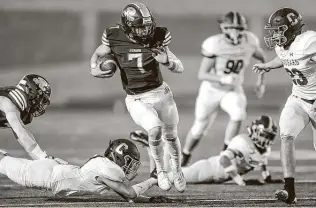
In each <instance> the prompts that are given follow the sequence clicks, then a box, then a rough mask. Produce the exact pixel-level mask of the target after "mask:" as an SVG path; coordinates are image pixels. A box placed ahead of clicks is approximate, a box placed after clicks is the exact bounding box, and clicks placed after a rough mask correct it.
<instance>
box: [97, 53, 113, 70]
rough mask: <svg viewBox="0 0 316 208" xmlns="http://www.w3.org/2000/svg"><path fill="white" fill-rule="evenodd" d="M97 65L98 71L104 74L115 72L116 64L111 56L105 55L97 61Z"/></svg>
mask: <svg viewBox="0 0 316 208" xmlns="http://www.w3.org/2000/svg"><path fill="white" fill-rule="evenodd" d="M98 65H99V66H100V70H101V71H104V72H105V73H107V72H108V73H109V74H114V73H115V72H116V70H117V62H116V60H115V57H114V56H113V55H110V54H107V55H105V56H104V57H102V58H99V59H98Z"/></svg>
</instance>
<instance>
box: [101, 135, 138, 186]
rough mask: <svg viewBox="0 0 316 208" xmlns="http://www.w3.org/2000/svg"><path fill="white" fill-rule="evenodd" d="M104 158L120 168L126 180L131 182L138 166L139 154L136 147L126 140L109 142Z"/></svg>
mask: <svg viewBox="0 0 316 208" xmlns="http://www.w3.org/2000/svg"><path fill="white" fill-rule="evenodd" d="M104 156H105V157H107V158H109V159H110V160H112V161H113V162H114V163H116V164H117V165H118V166H120V167H121V168H122V169H123V171H124V173H125V176H126V178H127V179H128V180H133V179H134V178H135V177H136V175H137V170H138V168H139V166H140V153H139V150H138V148H137V146H136V145H135V144H134V143H133V142H131V141H129V140H127V139H116V140H114V141H110V144H109V147H108V148H107V150H106V151H105V153H104Z"/></svg>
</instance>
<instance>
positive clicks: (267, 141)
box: [247, 124, 276, 150]
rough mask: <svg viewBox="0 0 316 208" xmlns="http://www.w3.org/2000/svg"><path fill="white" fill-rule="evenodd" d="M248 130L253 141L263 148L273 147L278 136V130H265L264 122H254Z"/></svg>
mask: <svg viewBox="0 0 316 208" xmlns="http://www.w3.org/2000/svg"><path fill="white" fill-rule="evenodd" d="M247 130H248V133H249V136H250V138H251V140H252V141H253V143H254V144H255V145H256V146H257V147H258V148H260V149H262V150H266V149H267V148H269V147H271V146H272V144H273V142H274V139H275V137H276V132H273V131H272V132H269V131H267V130H265V129H264V127H263V125H262V124H259V125H257V124H252V125H251V127H248V128H247Z"/></svg>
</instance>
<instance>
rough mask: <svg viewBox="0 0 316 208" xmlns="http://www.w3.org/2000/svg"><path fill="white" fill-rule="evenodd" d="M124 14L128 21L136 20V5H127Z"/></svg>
mask: <svg viewBox="0 0 316 208" xmlns="http://www.w3.org/2000/svg"><path fill="white" fill-rule="evenodd" d="M123 15H124V16H125V17H126V19H127V21H134V20H135V15H136V9H135V8H134V7H127V8H126V9H125V10H124V11H123Z"/></svg>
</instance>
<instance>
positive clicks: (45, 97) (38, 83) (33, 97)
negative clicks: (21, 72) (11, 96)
mask: <svg viewBox="0 0 316 208" xmlns="http://www.w3.org/2000/svg"><path fill="white" fill-rule="evenodd" d="M17 87H18V88H20V89H21V90H23V91H24V92H25V93H26V94H27V97H28V105H29V108H30V110H29V112H30V113H32V115H33V116H34V117H37V116H40V115H43V114H44V113H45V110H46V108H47V106H49V104H50V96H51V93H52V89H51V87H50V85H49V83H48V81H47V80H46V79H45V78H44V77H42V76H40V75H36V74H28V75H25V76H24V77H23V78H22V79H21V80H20V82H19V83H18V85H17Z"/></svg>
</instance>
